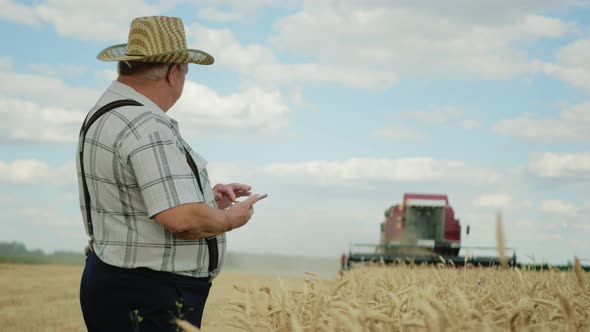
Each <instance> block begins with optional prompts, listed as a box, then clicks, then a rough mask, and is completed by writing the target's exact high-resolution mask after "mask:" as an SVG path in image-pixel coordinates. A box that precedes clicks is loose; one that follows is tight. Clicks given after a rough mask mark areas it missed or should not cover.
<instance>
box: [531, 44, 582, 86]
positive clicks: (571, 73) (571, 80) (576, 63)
mask: <svg viewBox="0 0 590 332" xmlns="http://www.w3.org/2000/svg"><path fill="white" fill-rule="evenodd" d="M539 67H540V68H541V69H542V70H543V72H545V74H547V75H549V76H553V77H555V78H557V79H559V80H562V81H564V82H565V83H567V84H569V85H571V86H573V87H575V88H579V89H582V90H584V91H586V92H590V38H583V39H579V40H577V41H575V42H572V43H570V44H568V45H566V46H564V47H563V48H561V49H560V50H559V51H558V52H557V53H556V55H555V60H554V62H551V63H539Z"/></svg>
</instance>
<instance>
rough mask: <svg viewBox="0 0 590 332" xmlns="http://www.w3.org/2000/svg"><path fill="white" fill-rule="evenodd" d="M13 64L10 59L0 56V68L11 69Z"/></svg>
mask: <svg viewBox="0 0 590 332" xmlns="http://www.w3.org/2000/svg"><path fill="white" fill-rule="evenodd" d="M13 65H14V64H13V63H12V59H10V58H8V57H1V56H0V70H6V69H11V68H12V66H13Z"/></svg>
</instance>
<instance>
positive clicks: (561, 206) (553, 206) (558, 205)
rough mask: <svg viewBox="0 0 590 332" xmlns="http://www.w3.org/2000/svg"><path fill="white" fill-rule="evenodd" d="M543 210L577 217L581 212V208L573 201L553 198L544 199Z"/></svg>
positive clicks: (558, 214) (563, 215)
mask: <svg viewBox="0 0 590 332" xmlns="http://www.w3.org/2000/svg"><path fill="white" fill-rule="evenodd" d="M541 211H543V212H547V213H551V214H554V215H557V216H562V217H575V216H577V215H578V213H579V208H578V207H577V206H575V205H573V204H571V203H568V202H564V201H561V200H558V199H553V200H545V201H543V202H542V203H541Z"/></svg>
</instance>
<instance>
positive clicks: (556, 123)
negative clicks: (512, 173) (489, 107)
mask: <svg viewBox="0 0 590 332" xmlns="http://www.w3.org/2000/svg"><path fill="white" fill-rule="evenodd" d="M493 129H494V131H496V132H498V133H501V134H506V135H510V136H513V137H516V138H519V139H522V140H526V141H532V142H555V141H562V142H577V141H580V140H583V141H588V140H590V102H586V103H583V104H580V105H576V106H572V107H569V108H566V109H565V110H563V111H562V112H561V113H560V114H559V116H554V117H551V116H545V117H543V116H539V115H537V114H534V113H525V114H523V115H520V116H518V117H516V118H512V119H505V120H502V121H499V122H498V123H496V124H495V125H494V127H493Z"/></svg>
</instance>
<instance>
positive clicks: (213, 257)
mask: <svg viewBox="0 0 590 332" xmlns="http://www.w3.org/2000/svg"><path fill="white" fill-rule="evenodd" d="M123 106H143V105H142V104H141V103H139V102H137V101H135V100H132V99H124V100H117V101H113V102H111V103H108V104H106V105H104V106H103V107H101V108H100V109H99V110H98V111H96V112H95V113H94V114H93V115H92V116H91V117H90V119H89V120H87V121H84V123H83V124H82V128H80V136H81V137H82V139H81V141H80V152H79V155H80V156H79V158H80V172H81V173H82V188H83V191H84V207H85V210H86V225H87V228H88V233H89V234H90V248H92V243H93V242H94V228H93V226H92V213H91V209H90V192H89V191H88V184H87V182H86V173H85V171H84V141H85V139H86V133H87V132H88V129H89V128H90V126H92V124H93V123H94V122H96V120H98V118H100V117H101V116H102V115H103V114H105V113H107V112H109V111H111V110H113V109H115V108H118V107H123ZM184 153H185V155H186V161H187V163H188V165H189V167H190V168H191V170H192V172H193V173H194V175H195V178H196V179H197V184H198V185H199V190H200V191H201V193H202V194H203V197H205V192H204V191H203V185H202V184H201V178H200V176H199V175H200V174H199V170H198V168H197V165H196V164H195V161H194V160H193V158H192V157H191V155H190V153H189V152H188V150H187V149H186V148H185V149H184ZM206 242H207V248H208V249H209V273H212V272H213V271H215V269H217V264H218V261H219V252H218V248H217V238H216V237H211V238H208V239H206Z"/></svg>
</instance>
